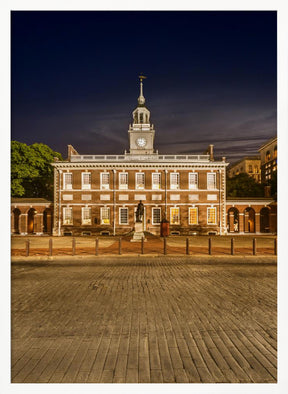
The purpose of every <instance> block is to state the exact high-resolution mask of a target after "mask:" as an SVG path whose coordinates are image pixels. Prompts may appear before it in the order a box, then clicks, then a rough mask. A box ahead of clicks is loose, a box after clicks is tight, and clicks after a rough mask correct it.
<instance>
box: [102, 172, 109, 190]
mask: <svg viewBox="0 0 288 394" xmlns="http://www.w3.org/2000/svg"><path fill="white" fill-rule="evenodd" d="M107 174H108V176H109V183H108V184H107V183H102V176H103V175H107ZM100 189H101V190H110V172H108V171H104V172H100Z"/></svg>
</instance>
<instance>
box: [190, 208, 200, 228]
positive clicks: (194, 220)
mask: <svg viewBox="0 0 288 394" xmlns="http://www.w3.org/2000/svg"><path fill="white" fill-rule="evenodd" d="M189 224H198V208H195V207H192V208H189Z"/></svg>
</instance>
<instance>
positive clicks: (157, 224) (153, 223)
mask: <svg viewBox="0 0 288 394" xmlns="http://www.w3.org/2000/svg"><path fill="white" fill-rule="evenodd" d="M155 209H158V210H160V215H159V218H160V221H159V223H155V222H154V210H155ZM160 223H161V207H152V225H153V226H160Z"/></svg>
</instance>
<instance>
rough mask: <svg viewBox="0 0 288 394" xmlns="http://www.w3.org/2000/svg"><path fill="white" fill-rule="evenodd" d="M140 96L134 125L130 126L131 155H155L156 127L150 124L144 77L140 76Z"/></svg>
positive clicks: (134, 112)
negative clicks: (144, 93)
mask: <svg viewBox="0 0 288 394" xmlns="http://www.w3.org/2000/svg"><path fill="white" fill-rule="evenodd" d="M139 79H140V95H139V97H138V105H137V108H136V109H135V110H134V111H133V114H132V116H133V124H132V126H131V125H130V126H129V130H128V133H129V140H130V154H153V153H154V148H153V144H154V135H155V130H154V126H153V125H151V124H150V111H149V110H148V109H147V108H146V105H145V101H146V100H145V97H144V95H143V79H146V77H144V75H140V76H139Z"/></svg>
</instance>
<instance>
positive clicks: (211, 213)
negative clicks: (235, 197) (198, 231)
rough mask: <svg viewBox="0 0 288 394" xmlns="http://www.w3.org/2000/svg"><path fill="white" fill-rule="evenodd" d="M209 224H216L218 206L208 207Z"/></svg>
mask: <svg viewBox="0 0 288 394" xmlns="http://www.w3.org/2000/svg"><path fill="white" fill-rule="evenodd" d="M207 224H216V207H209V208H207Z"/></svg>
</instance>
